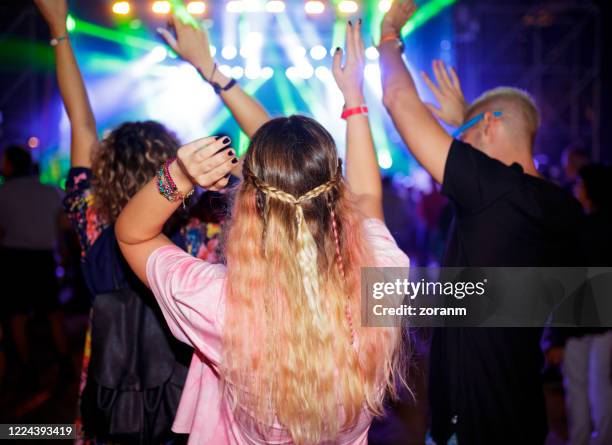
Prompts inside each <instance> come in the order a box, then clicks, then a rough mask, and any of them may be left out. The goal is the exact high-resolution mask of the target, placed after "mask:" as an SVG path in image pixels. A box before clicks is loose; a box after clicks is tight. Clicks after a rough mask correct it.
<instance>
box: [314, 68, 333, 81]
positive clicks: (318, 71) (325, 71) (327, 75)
mask: <svg viewBox="0 0 612 445" xmlns="http://www.w3.org/2000/svg"><path fill="white" fill-rule="evenodd" d="M314 72H315V76H317V78H318V79H319V80H320V81H321V82H327V81H328V80H330V79H331V78H332V75H331V71H330V70H329V68H327V67H326V66H318V67H316V68H315V71H314Z"/></svg>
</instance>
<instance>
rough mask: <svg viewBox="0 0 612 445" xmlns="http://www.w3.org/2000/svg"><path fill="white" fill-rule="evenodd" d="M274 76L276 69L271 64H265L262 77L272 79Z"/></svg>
mask: <svg viewBox="0 0 612 445" xmlns="http://www.w3.org/2000/svg"><path fill="white" fill-rule="evenodd" d="M272 76H274V70H273V69H272V68H270V67H269V66H264V67H263V68H262V69H261V77H263V78H264V79H270V78H271V77H272Z"/></svg>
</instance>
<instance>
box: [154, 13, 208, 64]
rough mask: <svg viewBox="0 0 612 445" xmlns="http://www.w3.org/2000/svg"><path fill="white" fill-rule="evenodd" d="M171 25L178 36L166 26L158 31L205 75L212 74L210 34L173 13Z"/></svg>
mask: <svg viewBox="0 0 612 445" xmlns="http://www.w3.org/2000/svg"><path fill="white" fill-rule="evenodd" d="M170 20H171V25H172V27H174V29H175V30H176V37H175V36H174V35H172V33H171V32H170V31H169V30H168V29H165V28H157V32H158V33H159V34H160V35H161V36H162V37H163V38H164V40H166V42H167V43H168V45H170V47H171V48H172V49H173V50H174V52H176V53H177V54H178V55H179V56H181V57H182V58H183V59H185V60H186V61H187V62H189V63H191V64H192V65H194V66H196V67H198V68H200V69H202V70H203V71H204V73H203V74H204V75H206V76H210V74H211V73H212V70H213V65H214V63H215V62H214V59H213V57H212V54H211V52H210V43H209V40H208V34H207V33H206V31H204V30H203V29H202V28H200V27H199V26H198V27H196V26H194V25H192V24H189V23H185V22H183V20H181V18H180V17H177V16H176V15H173V16H172V18H171V19H170Z"/></svg>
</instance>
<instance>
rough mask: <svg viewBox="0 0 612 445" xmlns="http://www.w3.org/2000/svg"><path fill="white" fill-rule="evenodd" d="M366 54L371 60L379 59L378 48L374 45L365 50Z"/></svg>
mask: <svg viewBox="0 0 612 445" xmlns="http://www.w3.org/2000/svg"><path fill="white" fill-rule="evenodd" d="M365 56H366V57H367V58H368V59H370V60H376V59H378V50H377V49H376V48H375V47H374V46H370V47H368V48H366V50H365Z"/></svg>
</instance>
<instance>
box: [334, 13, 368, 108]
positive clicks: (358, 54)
mask: <svg viewBox="0 0 612 445" xmlns="http://www.w3.org/2000/svg"><path fill="white" fill-rule="evenodd" d="M364 66H365V48H364V45H363V39H362V38H361V19H359V21H358V22H357V23H355V24H352V23H351V22H350V21H349V22H348V23H347V25H346V60H345V61H344V66H342V49H340V48H337V49H336V52H335V53H334V61H333V67H332V71H333V74H334V79H335V80H336V84H337V85H338V88H340V91H342V94H343V95H344V101H345V104H346V105H347V106H359V105H361V104H362V103H363V69H364Z"/></svg>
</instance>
